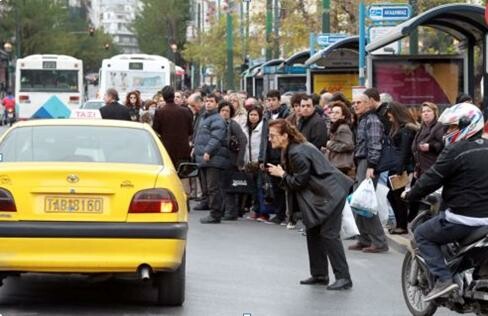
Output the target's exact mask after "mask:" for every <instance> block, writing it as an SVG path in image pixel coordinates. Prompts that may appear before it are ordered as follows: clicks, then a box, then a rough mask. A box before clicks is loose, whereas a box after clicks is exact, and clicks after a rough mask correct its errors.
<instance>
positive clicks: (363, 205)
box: [351, 179, 379, 214]
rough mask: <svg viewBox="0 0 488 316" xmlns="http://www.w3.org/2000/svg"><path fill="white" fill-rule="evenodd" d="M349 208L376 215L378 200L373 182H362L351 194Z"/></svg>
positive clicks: (369, 180)
mask: <svg viewBox="0 0 488 316" xmlns="http://www.w3.org/2000/svg"><path fill="white" fill-rule="evenodd" d="M351 207H354V208H357V209H360V210H365V211H368V212H371V213H372V214H378V208H379V207H378V199H377V198H376V190H375V188H374V184H373V180H371V179H366V180H364V181H363V182H361V184H360V185H359V187H358V188H357V189H356V191H354V192H353V193H352V197H351Z"/></svg>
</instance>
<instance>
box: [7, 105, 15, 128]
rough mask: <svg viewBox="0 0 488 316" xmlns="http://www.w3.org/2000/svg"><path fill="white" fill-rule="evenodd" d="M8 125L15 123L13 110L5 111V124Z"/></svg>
mask: <svg viewBox="0 0 488 316" xmlns="http://www.w3.org/2000/svg"><path fill="white" fill-rule="evenodd" d="M7 123H8V124H9V126H12V124H14V123H15V110H14V109H8V110H7V119H6V124H7Z"/></svg>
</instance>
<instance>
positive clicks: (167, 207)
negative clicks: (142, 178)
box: [129, 189, 178, 213]
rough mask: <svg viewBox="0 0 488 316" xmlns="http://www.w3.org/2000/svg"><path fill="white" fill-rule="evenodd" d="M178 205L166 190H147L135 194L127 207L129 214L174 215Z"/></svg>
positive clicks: (171, 194)
mask: <svg viewBox="0 0 488 316" xmlns="http://www.w3.org/2000/svg"><path fill="white" fill-rule="evenodd" d="M176 212H178V203H177V202H176V199H175V197H174V195H173V193H171V191H168V190H166V189H148V190H142V191H139V192H137V193H136V194H135V195H134V197H133V198H132V201H131V202H130V206H129V213H176Z"/></svg>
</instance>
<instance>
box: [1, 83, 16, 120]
mask: <svg viewBox="0 0 488 316" xmlns="http://www.w3.org/2000/svg"><path fill="white" fill-rule="evenodd" d="M2 104H3V106H4V107H5V111H4V112H3V116H4V117H3V120H4V122H6V123H8V116H7V115H8V112H9V110H11V111H13V112H14V115H15V98H14V95H13V94H12V91H7V95H6V96H5V97H4V98H3V99H2Z"/></svg>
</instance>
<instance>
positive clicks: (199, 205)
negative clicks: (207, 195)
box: [193, 202, 209, 211]
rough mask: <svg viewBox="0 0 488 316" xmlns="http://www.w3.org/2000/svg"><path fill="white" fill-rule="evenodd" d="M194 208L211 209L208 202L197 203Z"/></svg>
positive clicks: (196, 209)
mask: <svg viewBox="0 0 488 316" xmlns="http://www.w3.org/2000/svg"><path fill="white" fill-rule="evenodd" d="M193 209H194V210H195V211H207V210H209V208H208V204H207V203H206V202H201V203H198V204H197V205H195V206H194V207H193Z"/></svg>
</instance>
